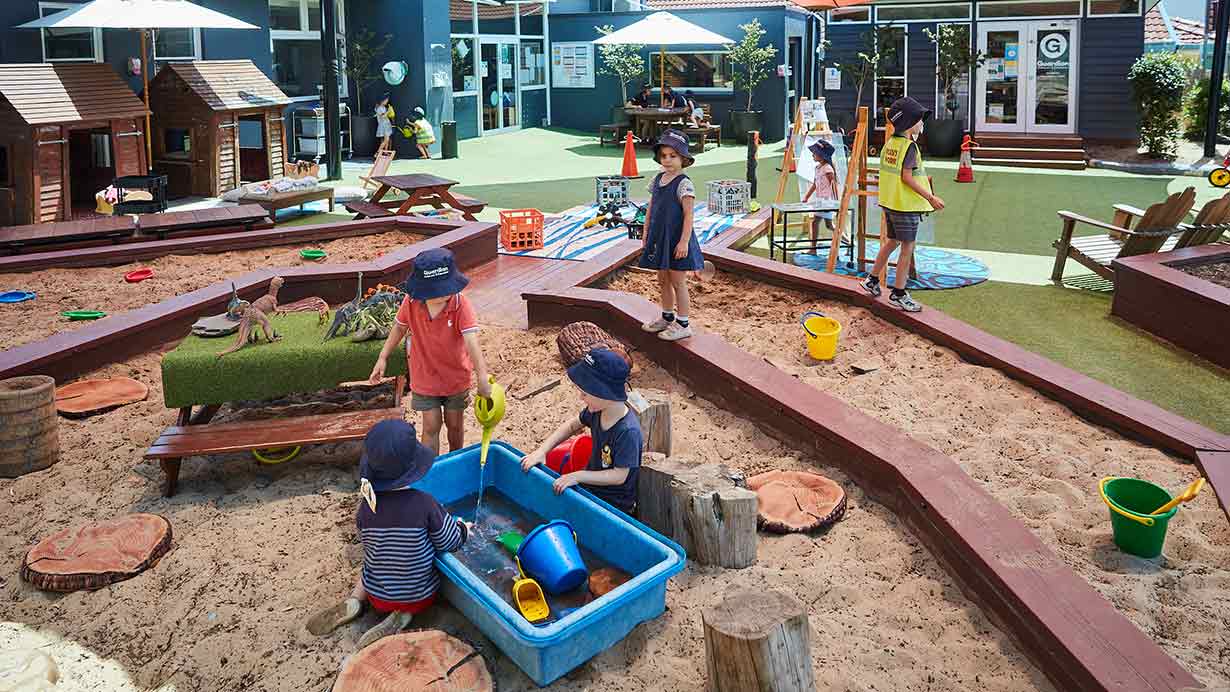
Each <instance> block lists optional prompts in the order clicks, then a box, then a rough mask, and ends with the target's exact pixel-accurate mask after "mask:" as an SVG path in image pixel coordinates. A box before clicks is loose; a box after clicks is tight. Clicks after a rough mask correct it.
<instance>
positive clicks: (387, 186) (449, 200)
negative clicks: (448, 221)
mask: <svg viewBox="0 0 1230 692" xmlns="http://www.w3.org/2000/svg"><path fill="white" fill-rule="evenodd" d="M372 180H374V181H376V183H378V184H379V185H380V187H379V188H378V189H377V190H376V194H374V195H372V199H371V204H377V205H379V204H380V201H381V200H382V199H384V196H385V195H387V194H388V193H389V191H390V190H401V191H402V192H404V193H406V195H408V196H407V198H406V200H405V201H404V202H402V203H401V206H400V207H398V209H397V212H396V214H397V215H398V216H401V215H404V214H408V213H410V209H411V208H413V207H416V206H422V205H431V206H432V207H434V208H436V209H439V208H441V203H444V204H447V205H449V206H451V207H452V208H453V209H456V210H457V211H459V212H461V215H462V217H464V218H465V219H466V220H467V221H477V220H478V219H477V218H475V216H474V214H473V213H471V212H470V208H471V206H472V205H470V204H466V203H464V202H462V201H461V200H459V199H457V198H456V197H455V196H453V193H452V192H449V188H450V187H452V186H454V185H456V184H457V181H456V180H449V179H448V178H441V177H440V176H438V175H432V174H430V173H412V174H410V175H378V176H374V177H373V178H372Z"/></svg>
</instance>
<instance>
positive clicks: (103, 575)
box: [21, 514, 171, 591]
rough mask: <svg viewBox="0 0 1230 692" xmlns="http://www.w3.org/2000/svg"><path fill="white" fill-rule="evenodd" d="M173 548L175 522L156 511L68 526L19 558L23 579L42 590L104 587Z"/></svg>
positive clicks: (126, 577)
mask: <svg viewBox="0 0 1230 692" xmlns="http://www.w3.org/2000/svg"><path fill="white" fill-rule="evenodd" d="M170 549H171V523H170V522H168V521H167V520H166V519H165V518H164V517H161V516H158V515H157V514H128V515H125V516H122V517H120V518H118V519H111V520H109V521H103V522H99V523H97V524H88V525H86V526H78V527H76V528H70V529H64V530H63V531H59V532H57V533H55V534H52V535H51V536H49V537H47V538H44V539H43V540H41V541H39V543H38V544H37V545H35V546H34V547H33V548H31V549H30V550H29V552H27V553H26V556H25V558H23V559H22V561H21V578H22V579H25V580H26V581H28V582H30V583H31V584H33V585H34V586H35V587H37V588H40V589H43V590H44V591H78V590H81V589H101V588H102V587H104V586H107V585H108V584H114V583H115V582H117V581H124V580H125V579H131V578H132V577H135V576H137V575H138V574H140V573H141V572H144V571H145V570H147V569H149V568H150V567H153V566H154V565H155V564H156V563H157V562H158V559H159V558H161V557H162V556H163V555H165V554H166V553H167V551H168V550H170Z"/></svg>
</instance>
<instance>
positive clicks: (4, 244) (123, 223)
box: [0, 216, 136, 254]
mask: <svg viewBox="0 0 1230 692" xmlns="http://www.w3.org/2000/svg"><path fill="white" fill-rule="evenodd" d="M135 229H136V226H135V225H134V224H133V222H132V218H131V217H128V216H99V217H92V218H88V219H78V220H76V221H58V222H55V223H37V224H30V225H26V226H11V227H9V228H3V229H0V249H2V250H5V251H8V252H10V253H12V254H19V253H21V252H23V251H24V250H25V249H26V248H30V247H35V246H46V245H61V244H64V243H71V242H83V241H102V242H103V243H108V242H120V239H122V238H125V237H131V236H132V234H133V231H134V230H135ZM41 249H47V248H45V247H44V248H41Z"/></svg>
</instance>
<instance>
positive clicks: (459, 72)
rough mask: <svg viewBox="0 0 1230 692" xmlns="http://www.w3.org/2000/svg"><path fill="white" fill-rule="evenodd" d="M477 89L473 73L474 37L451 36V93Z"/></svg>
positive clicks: (476, 81)
mask: <svg viewBox="0 0 1230 692" xmlns="http://www.w3.org/2000/svg"><path fill="white" fill-rule="evenodd" d="M471 91H478V80H477V79H475V75H474V37H473V36H454V37H453V93H462V92H471Z"/></svg>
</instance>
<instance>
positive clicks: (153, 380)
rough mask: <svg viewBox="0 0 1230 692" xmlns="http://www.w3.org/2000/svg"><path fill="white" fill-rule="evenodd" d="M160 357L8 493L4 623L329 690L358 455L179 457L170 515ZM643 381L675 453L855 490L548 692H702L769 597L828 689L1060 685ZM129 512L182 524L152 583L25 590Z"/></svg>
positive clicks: (165, 666)
mask: <svg viewBox="0 0 1230 692" xmlns="http://www.w3.org/2000/svg"><path fill="white" fill-rule="evenodd" d="M482 340H483V343H484V344H486V353H487V357H488V359H489V361H490V365H491V369H492V371H493V372H494V373H496V374H497V375H499V376H500V377H501V379H502V380H503V381H504V382H506V383H507V384H508V385H509V386H511V388H512V390H513V393H514V394H515V393H516V392H517V391H523V392H524V391H529V390H530V389H533V388H535V386H536V385H538V384H540V383H542V382H543V381H544V380H548V379H550V378H554V377H562V376H563V373H562V369H561V368H560V367H559V365H558V361H557V360H556V347H555V331H554V330H535V331H531V332H529V333H525V332H513V331H510V330H505V329H496V328H493V329H489V330H487V331H485V333H484V335H483V337H482ZM497 344H504V347H503V349H502V350H498V349H497V348H496V345H497ZM158 361H159V355H158V354H154V353H147V354H144V355H141V356H138V357H135V358H132V359H130V360H128V361H125V362H122V363H115V364H112V365H109V366H107V367H105V368H102V369H101V370H100V371H98V372H97V373H96V375H97V376H115V375H126V376H130V377H134V378H136V379H139V380H141V381H144V382H147V383H149V385H150V388H151V392H150V397H149V399H147V400H146V401H143V402H140V403H137V404H133V405H131V406H127V407H124V408H121V409H118V410H115V411H112V412H110V413H106V414H103V415H101V416H97V417H94V418H91V419H86V420H80V421H76V420H64V421H62V422H61V427H60V435H61V439H62V446H63V448H64V449H65V452H64V458H63V460H62V462H61V463H59V464H57V465H56V466H54V467H52V468H51V469H49V470H48V471H45V472H40V473H35V474H30V475H28V476H25V477H23V478H20V479H16V480H14V481H4V482H2V483H0V493H4V494H5V496H6V500H7V501H8V503H7V505H6V507H7V509H6V510H5V511H4V512H3V514H2V515H0V520H2V521H3V523H4V525H5V526H6V529H5V531H3V533H0V558H2V559H3V560H4V561H6V563H7V564H9V565H11V566H13V569H12V570H10V571H9V572H8V576H2V575H3V574H4V573H3V572H0V603H3V604H4V605H3V606H2V607H0V619H6V620H15V621H20V622H23V623H27V624H29V625H31V626H34V627H37V628H40V629H41V630H45V631H50V632H58V633H62V634H65V635H67V636H69V637H71V638H72V639H73V640H75V641H76V642H78V643H79V644H81V645H82V646H85V647H87V648H89V649H91V650H93V651H95V652H97V653H98V654H99V655H101V656H104V657H108V658H113V659H116V660H117V661H118V662H119V663H120V665H122V666H123V667H124V668H125V669H126V670H127V672H128V673H129V674H130V675H131V676H132V678H133V679H134V681H135V682H136V683H137V684H139V685H142V686H148V687H157V686H160V685H164V684H168V683H169V684H171V685H174V688H175V689H176V690H180V691H181V692H182V691H185V690H222V689H244V690H291V689H294V690H324V689H327V688H328V686H329V685H330V684H331V682H332V680H333V677H334V676H335V675H336V673H337V671H338V670H339V669H340V667H341V664H342V662H343V659H344V658H345V657H346V656H347V655H348V654H349V653H351V652H352V651H353V649H354V646H355V643H356V642H357V640H358V637H359V636H360V635H361V633H362V631H363V627H364V626H367V625H370V624H372V623H373V619H372V616H370V615H369V616H366V617H365V618H364V619H362V620H360V622H359V623H357V624H354V625H351V626H348V627H345V628H342V629H341V630H339V631H338V632H337V633H334V634H333V635H331V636H328V637H323V638H317V637H313V636H311V635H310V634H308V633H307V632H306V630H305V629H304V628H303V621H304V620H305V618H306V616H307V615H308V614H309V613H310V612H311V611H312V610H313V609H314V608H317V607H319V606H320V604H322V603H326V602H329V601H332V600H333V599H336V598H338V597H340V596H342V595H344V594H345V593H346V592H347V591H348V590H349V588H350V584H351V583H352V580H353V578H354V575H355V573H356V570H357V569H358V566H359V561H360V558H361V550H360V548H359V546H358V544H357V543H356V540H357V539H356V534H355V528H354V510H355V507H356V503H357V499H358V496H357V493H356V492H355V490H356V481H355V474H354V471H355V465H356V464H355V461H356V459H357V447H356V446H355V445H354V443H350V444H343V445H324V446H318V447H314V448H311V449H309V450H307V451H306V452H305V453H304V454H303V455H301V456H300V458H298V459H296V460H295V461H293V462H290V463H287V464H285V465H282V466H273V467H270V466H261V465H258V464H256V463H255V462H254V461H253V460H252V459H251V457H250V456H246V455H229V456H225V457H217V458H211V459H209V460H202V459H189V460H187V461H185V463H184V468H183V473H182V475H181V478H180V491H179V494H178V495H176V496H175V497H173V498H170V499H165V498H163V497H161V494H160V483H161V473H160V471H159V469H158V467H157V465H155V464H151V463H148V462H144V461H142V460H141V454H142V452H143V451H144V449H145V448H146V446H147V445H148V444H149V443H150V442H151V441H152V440H153V439H154V438H155V437H156V436H157V434H158V432H159V431H160V430H161V429H162V428H163V427H164V426H166V425H169V424H171V423H172V422H173V418H174V416H173V414H172V412H170V411H167V410H165V409H163V408H162V407H161V405H160V403H159V402H160V401H161V399H162V396H161V382H160V380H159V376H158V372H159V370H158ZM635 384H636V385H637V386H639V387H642V388H651V389H657V390H662V391H667V392H670V393H671V396H672V399H673V405H674V407H675V413H674V428H675V453H676V455H677V456H679V457H681V458H689V459H693V460H696V461H698V462H699V461H709V460H721V461H723V462H725V463H727V464H729V465H730V466H732V467H734V468H737V469H740V470H742V471H743V472H744V473H746V474H748V475H751V474H754V473H757V472H761V471H765V470H770V469H795V470H817V471H819V472H821V473H825V474H827V475H829V476H830V477H832V478H834V479H835V480H837V481H838V482H841V483H842V484H843V485H844V486H845V488H846V490H847V492H848V494H849V497H848V501H849V510H848V513H847V515H846V518H845V519H844V520H843V521H841V522H839V523H838V524H837V525H835V526H834V527H833V528H832V529H831V530H830V531H829V532H828V533H826V534H822V535H814V536H809V535H801V534H795V535H789V536H780V537H779V536H769V535H762V537H761V542H760V547H759V561H758V562H757V564H756V565H754V566H753V567H750V568H747V569H744V570H723V569H719V568H709V567H697V566H695V565H692V564H689V566H688V568H687V569H686V570H685V571H684V572H683V573H681V574H680V575H679V576H678V577H676V578H675V579H673V580H672V581H671V582H670V586H669V591H668V595H667V606H668V611H667V612H666V613H665V614H664V615H663V616H661V617H660V618H658V619H656V620H654V621H652V622H650V623H646V624H643V625H641V626H640V627H638V628H637V629H636V630H635V631H634V632H633V633H632V634H631V635H630V636H629V637H628V638H627V639H625V640H624V641H623V642H621V643H620V644H618V645H617V646H615V647H612V648H611V649H610V650H608V651H606V652H604V653H602V654H601V655H599V656H598V657H596V658H595V659H593V660H592V661H591V662H589V663H587V664H585V665H583V666H582V667H581V668H579V669H578V670H576V671H574V672H573V673H571V674H569V675H568V676H567V677H565V678H564V679H562V680H560V681H558V682H557V683H555V684H554V685H552V686H551V687H550V688H549V689H552V690H578V691H579V690H620V691H628V692H632V691H633V690H635V691H637V692H639V691H640V690H646V689H677V690H697V691H699V690H701V689H702V688H703V684H704V666H705V663H704V643H703V638H702V631H701V622H700V614H701V611H702V609H703V608H705V607H706V606H708V605H710V604H712V603H714V602H716V601H717V600H719V599H720V598H721V597H722V596H723V595H724V594H726V593H727V592H728V591H729V590H731V589H738V588H752V589H762V588H773V589H779V590H783V591H786V592H788V593H791V594H793V595H794V596H796V597H797V598H799V599H800V600H801V601H802V602H803V603H805V604H807V607H808V611H809V616H810V621H811V628H812V632H811V642H812V653H813V662H812V663H813V669H814V670H815V673H816V681H817V685H818V687H819V688H820V689H843V690H872V689H877V690H887V689H893V690H920V691H921V690H940V689H986V690H1003V691H1009V690H1014V691H1015V690H1026V689H1043V690H1049V689H1052V688H1051V686H1050V685H1049V683H1048V682H1047V681H1046V679H1045V678H1044V677H1043V676H1042V674H1041V673H1040V672H1039V671H1038V670H1037V669H1036V668H1034V667H1033V666H1032V665H1031V664H1030V663H1029V662H1028V661H1027V660H1026V659H1025V658H1024V656H1023V655H1022V654H1021V653H1020V651H1019V650H1018V649H1017V648H1016V646H1015V645H1014V644H1013V643H1012V642H1010V641H1009V640H1008V639H1007V637H1006V636H1005V635H1004V634H1003V633H1002V632H1000V631H999V630H997V629H996V628H995V627H993V626H992V625H991V623H990V622H989V621H988V619H987V618H986V617H985V616H984V615H983V614H982V613H981V611H980V610H979V609H978V608H976V607H975V606H974V605H972V604H971V603H970V602H969V601H968V600H967V599H965V598H964V597H963V596H962V594H961V592H960V591H959V589H958V587H957V586H956V584H955V582H954V581H953V580H952V579H951V578H950V577H949V576H948V575H947V573H945V572H944V571H943V570H942V569H941V568H940V566H939V565H938V564H937V562H936V561H935V559H934V558H933V557H932V556H931V555H930V554H929V553H928V552H927V551H926V549H924V548H923V547H922V546H921V545H920V544H919V543H918V541H917V540H915V539H914V537H913V536H911V535H910V534H909V533H908V532H907V531H906V529H905V527H904V526H903V525H902V523H901V522H900V521H898V519H897V518H896V517H895V516H894V515H893V514H892V513H891V512H889V511H888V510H887V509H886V508H884V507H882V506H880V505H878V504H876V503H874V502H871V501H869V500H868V499H867V498H866V497H865V496H864V495H863V493H862V492H861V491H860V490H859V489H858V487H857V486H855V485H853V484H852V483H850V482H849V480H848V478H846V477H845V475H844V474H842V473H841V472H840V471H838V470H836V469H834V468H831V467H826V466H824V465H823V464H821V463H818V462H817V460H815V459H812V458H809V457H806V456H802V455H800V454H799V453H797V452H796V451H794V450H793V449H791V448H789V447H787V446H784V445H782V444H780V443H778V442H777V441H775V440H774V439H772V438H770V437H768V436H767V435H766V434H765V433H764V432H762V431H761V430H759V429H757V428H756V427H755V426H753V425H752V424H751V423H749V422H747V421H745V420H742V419H740V418H739V417H738V416H736V415H735V414H732V413H729V412H726V411H724V410H722V409H719V408H717V407H716V406H714V405H712V404H710V403H709V402H707V401H705V400H703V399H701V398H699V397H697V396H694V394H693V393H692V392H691V391H690V390H688V389H687V388H686V387H684V386H683V385H681V384H680V383H678V382H677V381H675V380H674V379H673V378H671V377H669V376H667V375H666V374H665V373H664V372H663V371H662V370H661V369H659V368H657V367H656V366H654V365H652V364H649V363H644V362H642V363H641V364H640V371H639V373H638V374H637V376H636V382H635ZM580 406H581V404H580V402H579V399H578V397H577V395H576V392H575V390H573V388H572V387H571V386H570V385H569V384H568V383H567V381H566V380H565V382H564V383H563V384H561V385H560V386H559V387H556V388H555V389H552V390H549V391H547V392H545V393H543V394H540V395H538V396H536V397H534V398H533V399H530V400H528V401H525V402H511V403H510V406H509V410H508V414H507V417H506V418H505V421H504V423H503V425H502V426H501V428H500V431H499V436H500V437H501V438H502V439H504V440H506V441H508V442H510V443H511V444H513V445H515V446H517V447H520V448H522V449H529V448H531V447H532V446H534V445H536V444H537V442H538V441H539V440H540V439H541V438H542V437H544V436H545V435H547V434H548V433H549V432H550V431H551V430H552V429H554V427H555V426H556V425H557V424H558V422H559V421H560V420H561V419H562V418H563V417H565V416H572V415H575V414H576V412H577V411H578V410H579V408H580ZM223 413H224V414H226V413H227V412H226V411H225V410H224V411H223ZM467 423H468V425H469V430H468V433H467V440H468V441H470V442H474V441H476V440H477V439H478V431H477V426H476V425H475V424H474V422H473V420H472V419H469V418H467ZM128 512H155V513H158V514H161V515H163V516H165V517H167V518H168V519H169V520H170V521H171V523H172V525H173V526H174V530H175V545H174V548H173V549H172V551H171V552H170V553H169V554H167V555H166V556H165V557H164V558H163V559H162V560H161V561H160V562H159V563H158V565H157V567H156V568H154V569H152V570H150V571H148V572H146V573H145V574H142V575H140V576H139V577H137V578H135V579H131V580H128V581H125V582H122V583H119V584H115V585H112V586H109V587H107V588H105V589H103V590H101V591H98V592H92V593H90V592H80V593H73V594H68V595H65V596H63V597H53V596H49V595H46V594H43V593H40V592H37V591H34V590H33V589H31V588H30V587H29V586H28V585H26V584H24V583H21V582H20V581H19V580H18V579H17V578H16V576H15V573H14V570H15V566H16V565H17V563H18V561H19V560H20V557H21V555H22V554H23V553H24V551H25V550H26V549H28V547H29V546H30V545H32V544H33V543H35V542H36V541H37V540H38V539H39V538H41V537H43V536H46V535H48V534H50V533H52V532H54V531H56V530H58V529H60V528H64V527H67V526H70V525H75V524H79V523H82V522H86V521H92V520H98V519H102V518H107V517H111V516H115V515H118V514H123V513H128ZM414 626H416V627H424V628H439V629H443V630H445V631H448V632H450V633H452V634H454V635H455V636H458V637H459V638H461V639H464V640H467V641H470V642H473V643H474V644H475V646H476V647H477V648H478V650H479V651H480V652H481V653H482V654H483V655H484V656H485V657H486V658H487V660H488V662H489V665H491V668H492V673H493V674H494V676H495V678H496V679H497V681H498V685H499V688H500V689H502V690H530V689H535V688H534V687H533V685H532V683H531V682H530V681H529V680H528V679H527V678H526V677H525V676H524V675H523V674H522V673H521V672H520V671H519V670H517V668H516V667H515V666H514V665H513V664H512V663H511V662H510V661H508V660H507V659H505V658H503V657H502V656H501V655H500V654H499V653H498V651H497V650H496V649H494V648H493V646H492V645H491V644H490V643H489V642H488V641H487V640H486V639H485V638H483V637H482V636H481V635H480V634H479V633H478V632H477V630H476V629H475V628H473V627H472V626H471V625H470V624H469V623H468V622H466V621H465V620H464V619H463V618H462V617H461V616H460V615H458V614H457V613H456V612H455V611H453V610H452V609H451V608H449V607H443V606H442V607H437V608H435V609H433V611H432V612H430V613H429V614H427V615H425V616H421V617H420V618H419V619H418V620H416V623H415V625H414Z"/></svg>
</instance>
